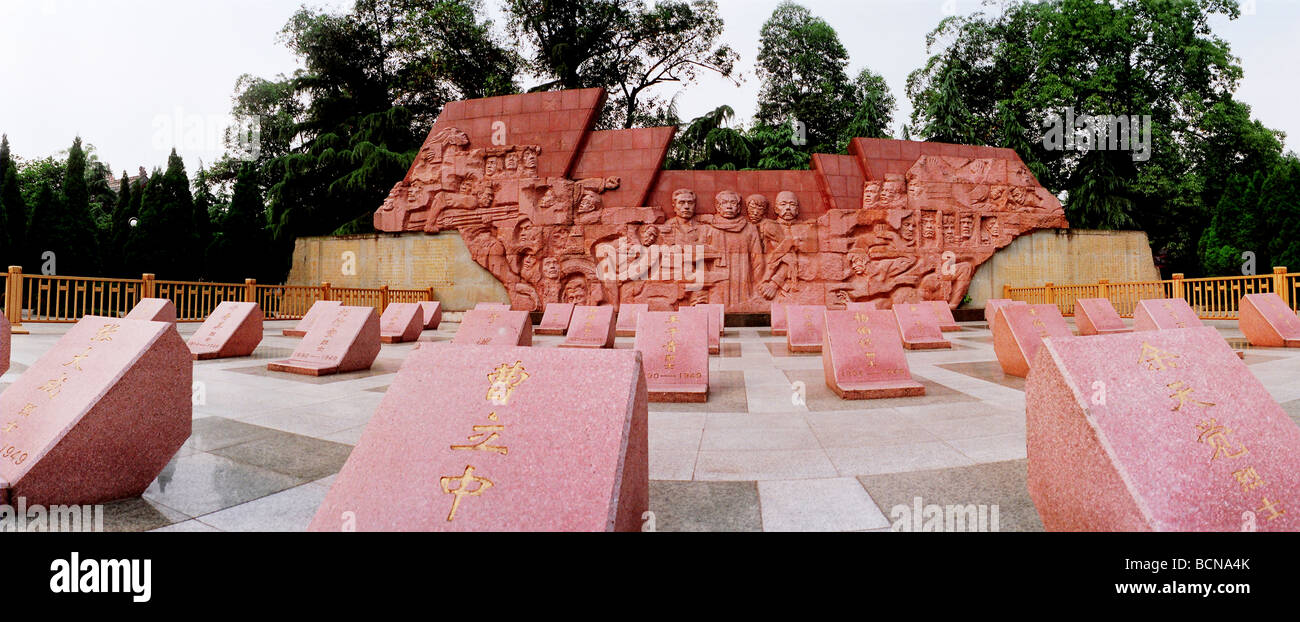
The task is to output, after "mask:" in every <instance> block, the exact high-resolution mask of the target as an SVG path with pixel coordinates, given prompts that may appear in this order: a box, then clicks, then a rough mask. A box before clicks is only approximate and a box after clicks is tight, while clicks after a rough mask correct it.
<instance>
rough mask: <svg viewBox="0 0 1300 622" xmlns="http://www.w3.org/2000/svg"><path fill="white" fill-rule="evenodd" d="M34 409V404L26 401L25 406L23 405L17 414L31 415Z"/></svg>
mask: <svg viewBox="0 0 1300 622" xmlns="http://www.w3.org/2000/svg"><path fill="white" fill-rule="evenodd" d="M35 410H36V404H33V403H31V402H27V405H26V406H23V409H22V410H20V411H18V414H20V415H22V416H24V417H26V416H28V415H31V414H32V412H33V411H35Z"/></svg>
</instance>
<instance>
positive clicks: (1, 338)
mask: <svg viewBox="0 0 1300 622" xmlns="http://www.w3.org/2000/svg"><path fill="white" fill-rule="evenodd" d="M12 340H13V333H12V329H11V328H10V326H9V320H7V319H5V317H4V316H3V315H0V376H3V375H4V374H5V372H7V371H9V353H10V351H11V342H12Z"/></svg>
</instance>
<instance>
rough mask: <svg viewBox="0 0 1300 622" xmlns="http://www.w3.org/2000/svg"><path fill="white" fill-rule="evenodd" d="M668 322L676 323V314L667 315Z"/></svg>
mask: <svg viewBox="0 0 1300 622" xmlns="http://www.w3.org/2000/svg"><path fill="white" fill-rule="evenodd" d="M668 323H669V324H676V323H677V316H676V315H670V316H668Z"/></svg>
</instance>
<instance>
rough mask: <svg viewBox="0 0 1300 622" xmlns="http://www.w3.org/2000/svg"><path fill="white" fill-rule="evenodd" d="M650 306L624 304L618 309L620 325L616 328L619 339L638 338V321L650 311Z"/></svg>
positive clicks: (616, 325)
mask: <svg viewBox="0 0 1300 622" xmlns="http://www.w3.org/2000/svg"><path fill="white" fill-rule="evenodd" d="M649 310H650V305H643V304H633V303H624V304H621V305H619V307H618V323H617V324H615V326H614V331H615V334H617V335H618V336H619V337H635V336H636V320H637V317H639V316H640V314H642V313H644V312H646V311H649Z"/></svg>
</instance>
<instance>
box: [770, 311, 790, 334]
mask: <svg viewBox="0 0 1300 622" xmlns="http://www.w3.org/2000/svg"><path fill="white" fill-rule="evenodd" d="M788 306H789V305H786V304H782V303H779V302H774V303H772V313H771V316H770V317H771V318H772V335H773V336H776V337H784V336H785V333H786V329H787V326H788V324H787V323H786V319H785V315H786V314H785V308H786V307H788Z"/></svg>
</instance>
